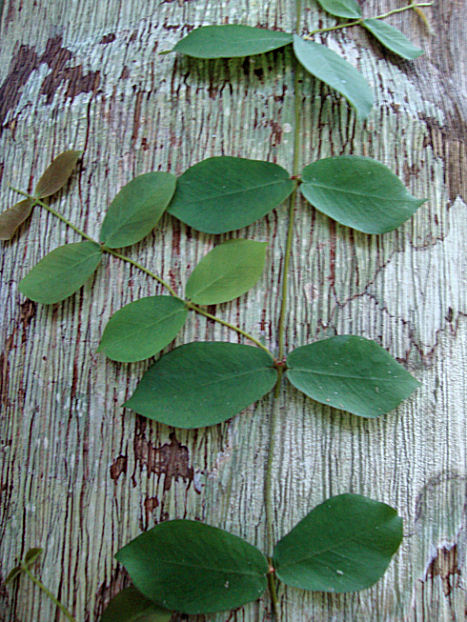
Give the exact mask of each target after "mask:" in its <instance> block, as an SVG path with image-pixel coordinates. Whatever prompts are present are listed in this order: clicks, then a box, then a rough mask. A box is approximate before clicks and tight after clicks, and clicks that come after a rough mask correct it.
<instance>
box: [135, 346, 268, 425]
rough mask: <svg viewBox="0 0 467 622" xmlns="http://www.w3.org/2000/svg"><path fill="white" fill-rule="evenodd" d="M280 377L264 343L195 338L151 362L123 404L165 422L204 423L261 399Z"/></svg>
mask: <svg viewBox="0 0 467 622" xmlns="http://www.w3.org/2000/svg"><path fill="white" fill-rule="evenodd" d="M276 380H277V372H276V370H275V369H274V366H273V360H272V358H271V357H270V356H269V355H268V354H267V353H266V352H264V351H263V350H261V349H260V348H255V347H253V346H246V345H240V344H236V343H224V342H209V341H208V342H192V343H188V344H185V345H183V346H180V347H178V348H176V349H175V350H173V351H172V352H169V354H166V355H165V356H163V357H161V358H160V359H159V360H158V361H157V362H156V363H155V364H154V365H153V366H152V367H150V368H149V369H148V371H147V372H146V374H145V375H144V376H143V378H142V380H141V381H140V383H139V384H138V386H137V387H136V390H135V392H134V393H133V395H132V396H131V397H130V399H129V400H128V401H127V402H126V403H125V404H124V406H125V407H127V408H132V409H133V410H135V411H136V412H137V413H139V414H140V415H144V416H145V417H148V418H150V419H154V420H155V421H159V422H161V423H165V424H166V425H172V426H175V427H178V428H186V429H193V428H199V427H205V426H209V425H214V424H216V423H220V422H221V421H226V420H227V419H229V418H230V417H232V416H233V415H235V414H237V413H238V412H240V411H241V410H243V409H244V408H246V407H247V406H249V405H250V404H252V403H253V402H255V401H256V400H259V399H260V398H261V397H263V395H265V394H266V393H267V392H268V391H270V390H271V389H272V388H273V387H274V384H275V382H276ZM174 387H176V388H177V391H176V393H174Z"/></svg>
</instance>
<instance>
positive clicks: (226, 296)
mask: <svg viewBox="0 0 467 622" xmlns="http://www.w3.org/2000/svg"><path fill="white" fill-rule="evenodd" d="M266 247H267V244H266V243H265V242H254V241H253V240H229V241H228V242H224V244H220V245H219V246H216V247H215V248H214V249H213V250H212V251H211V252H210V253H208V254H207V255H206V257H204V258H203V259H202V260H201V261H200V262H199V264H198V265H197V266H196V268H195V269H194V270H193V272H192V273H191V275H190V278H189V279H188V283H187V284H186V292H185V293H186V297H187V298H188V299H189V300H192V301H193V302H194V303H196V304H200V305H215V304H218V303H220V302H227V301H228V300H233V299H234V298H237V296H241V295H242V294H244V293H245V292H247V291H248V290H249V289H250V287H253V285H254V284H255V283H256V281H257V280H258V279H259V277H260V276H261V273H262V271H263V268H264V261H265V258H266Z"/></svg>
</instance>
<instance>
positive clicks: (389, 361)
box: [286, 335, 420, 417]
mask: <svg viewBox="0 0 467 622" xmlns="http://www.w3.org/2000/svg"><path fill="white" fill-rule="evenodd" d="M286 375H287V378H288V379H289V380H290V382H291V383H292V384H293V385H294V387H296V388H297V389H299V391H302V392H303V393H305V395H308V397H311V398H312V399H314V400H316V401H317V402H320V403H321V404H326V405H327V406H332V407H333V408H339V409H342V410H346V411H348V412H350V413H353V414H354V415H359V416H360V417H379V415H383V414H384V413H387V412H388V411H390V410H392V409H393V408H396V406H398V405H399V404H400V403H401V402H402V400H404V399H406V398H407V397H409V395H410V394H411V393H412V392H413V391H415V389H416V388H417V387H418V386H420V383H419V382H418V380H416V379H415V378H413V376H411V375H410V374H409V372H408V371H406V370H405V369H404V368H403V367H402V365H399V363H397V361H395V360H394V359H393V358H392V356H391V355H390V354H388V353H387V352H386V350H384V349H383V348H382V347H381V346H379V345H378V344H377V343H376V342H374V341H371V340H370V339H364V338H363V337H356V336H354V335H341V336H339V337H330V338H328V339H322V340H321V341H316V342H315V343H311V344H309V345H306V346H302V347H301V348H297V349H296V350H294V351H293V352H291V353H290V354H289V355H288V357H287V372H286Z"/></svg>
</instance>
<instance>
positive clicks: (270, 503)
mask: <svg viewBox="0 0 467 622" xmlns="http://www.w3.org/2000/svg"><path fill="white" fill-rule="evenodd" d="M295 7H296V10H295V33H296V34H297V35H299V34H300V26H301V20H302V0H296V3H295ZM292 62H293V63H294V64H293V72H294V124H295V127H294V140H293V166H292V178H293V179H295V180H297V179H298V178H299V164H300V148H301V141H300V135H301V134H300V132H301V127H300V120H301V116H300V97H299V88H300V81H299V68H298V63H297V61H296V59H295V58H294V60H293V61H292ZM297 189H298V183H297V181H295V187H294V189H293V192H292V194H291V195H290V199H289V210H288V224H287V239H286V244H285V254H284V265H283V272H282V287H281V305H280V310H279V324H278V329H277V340H278V362H279V365H278V367H277V371H278V375H277V382H276V386H275V388H274V403H273V408H272V413H271V422H270V430H269V447H268V456H267V462H266V475H265V481H264V504H265V510H266V533H267V545H268V551H271V552H272V550H273V546H274V529H273V525H274V499H273V494H272V474H273V465H274V455H275V449H276V438H277V433H278V430H277V427H278V419H279V417H278V414H279V399H278V398H279V396H280V387H281V382H282V375H283V373H284V364H283V359H284V344H285V318H286V315H287V289H288V276H289V268H290V257H291V254H292V242H293V234H294V219H295V204H296V201H297ZM270 564H271V566H272V562H271V561H270ZM268 586H269V594H270V597H271V603H272V613H273V619H275V620H278V619H279V601H278V598H277V590H276V579H275V576H274V574H273V572H270V573H269V574H268Z"/></svg>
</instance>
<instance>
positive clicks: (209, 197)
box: [169, 177, 289, 211]
mask: <svg viewBox="0 0 467 622" xmlns="http://www.w3.org/2000/svg"><path fill="white" fill-rule="evenodd" d="M288 181H289V179H288V178H287V177H284V179H280V180H276V181H271V182H269V183H267V184H261V185H259V186H249V187H248V188H247V189H244V190H235V191H232V192H224V193H222V194H214V195H203V196H202V197H201V198H199V199H196V200H193V201H189V200H185V199H183V204H184V205H196V204H198V203H199V202H200V201H212V200H215V199H219V198H222V197H230V196H235V195H236V194H245V193H247V192H252V191H254V190H259V189H261V188H267V187H268V186H274V185H275V184H283V183H284V182H288ZM185 183H186V184H187V185H191V184H192V183H193V182H191V181H188V182H187V181H185ZM194 183H198V182H194ZM169 211H170V209H169Z"/></svg>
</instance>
